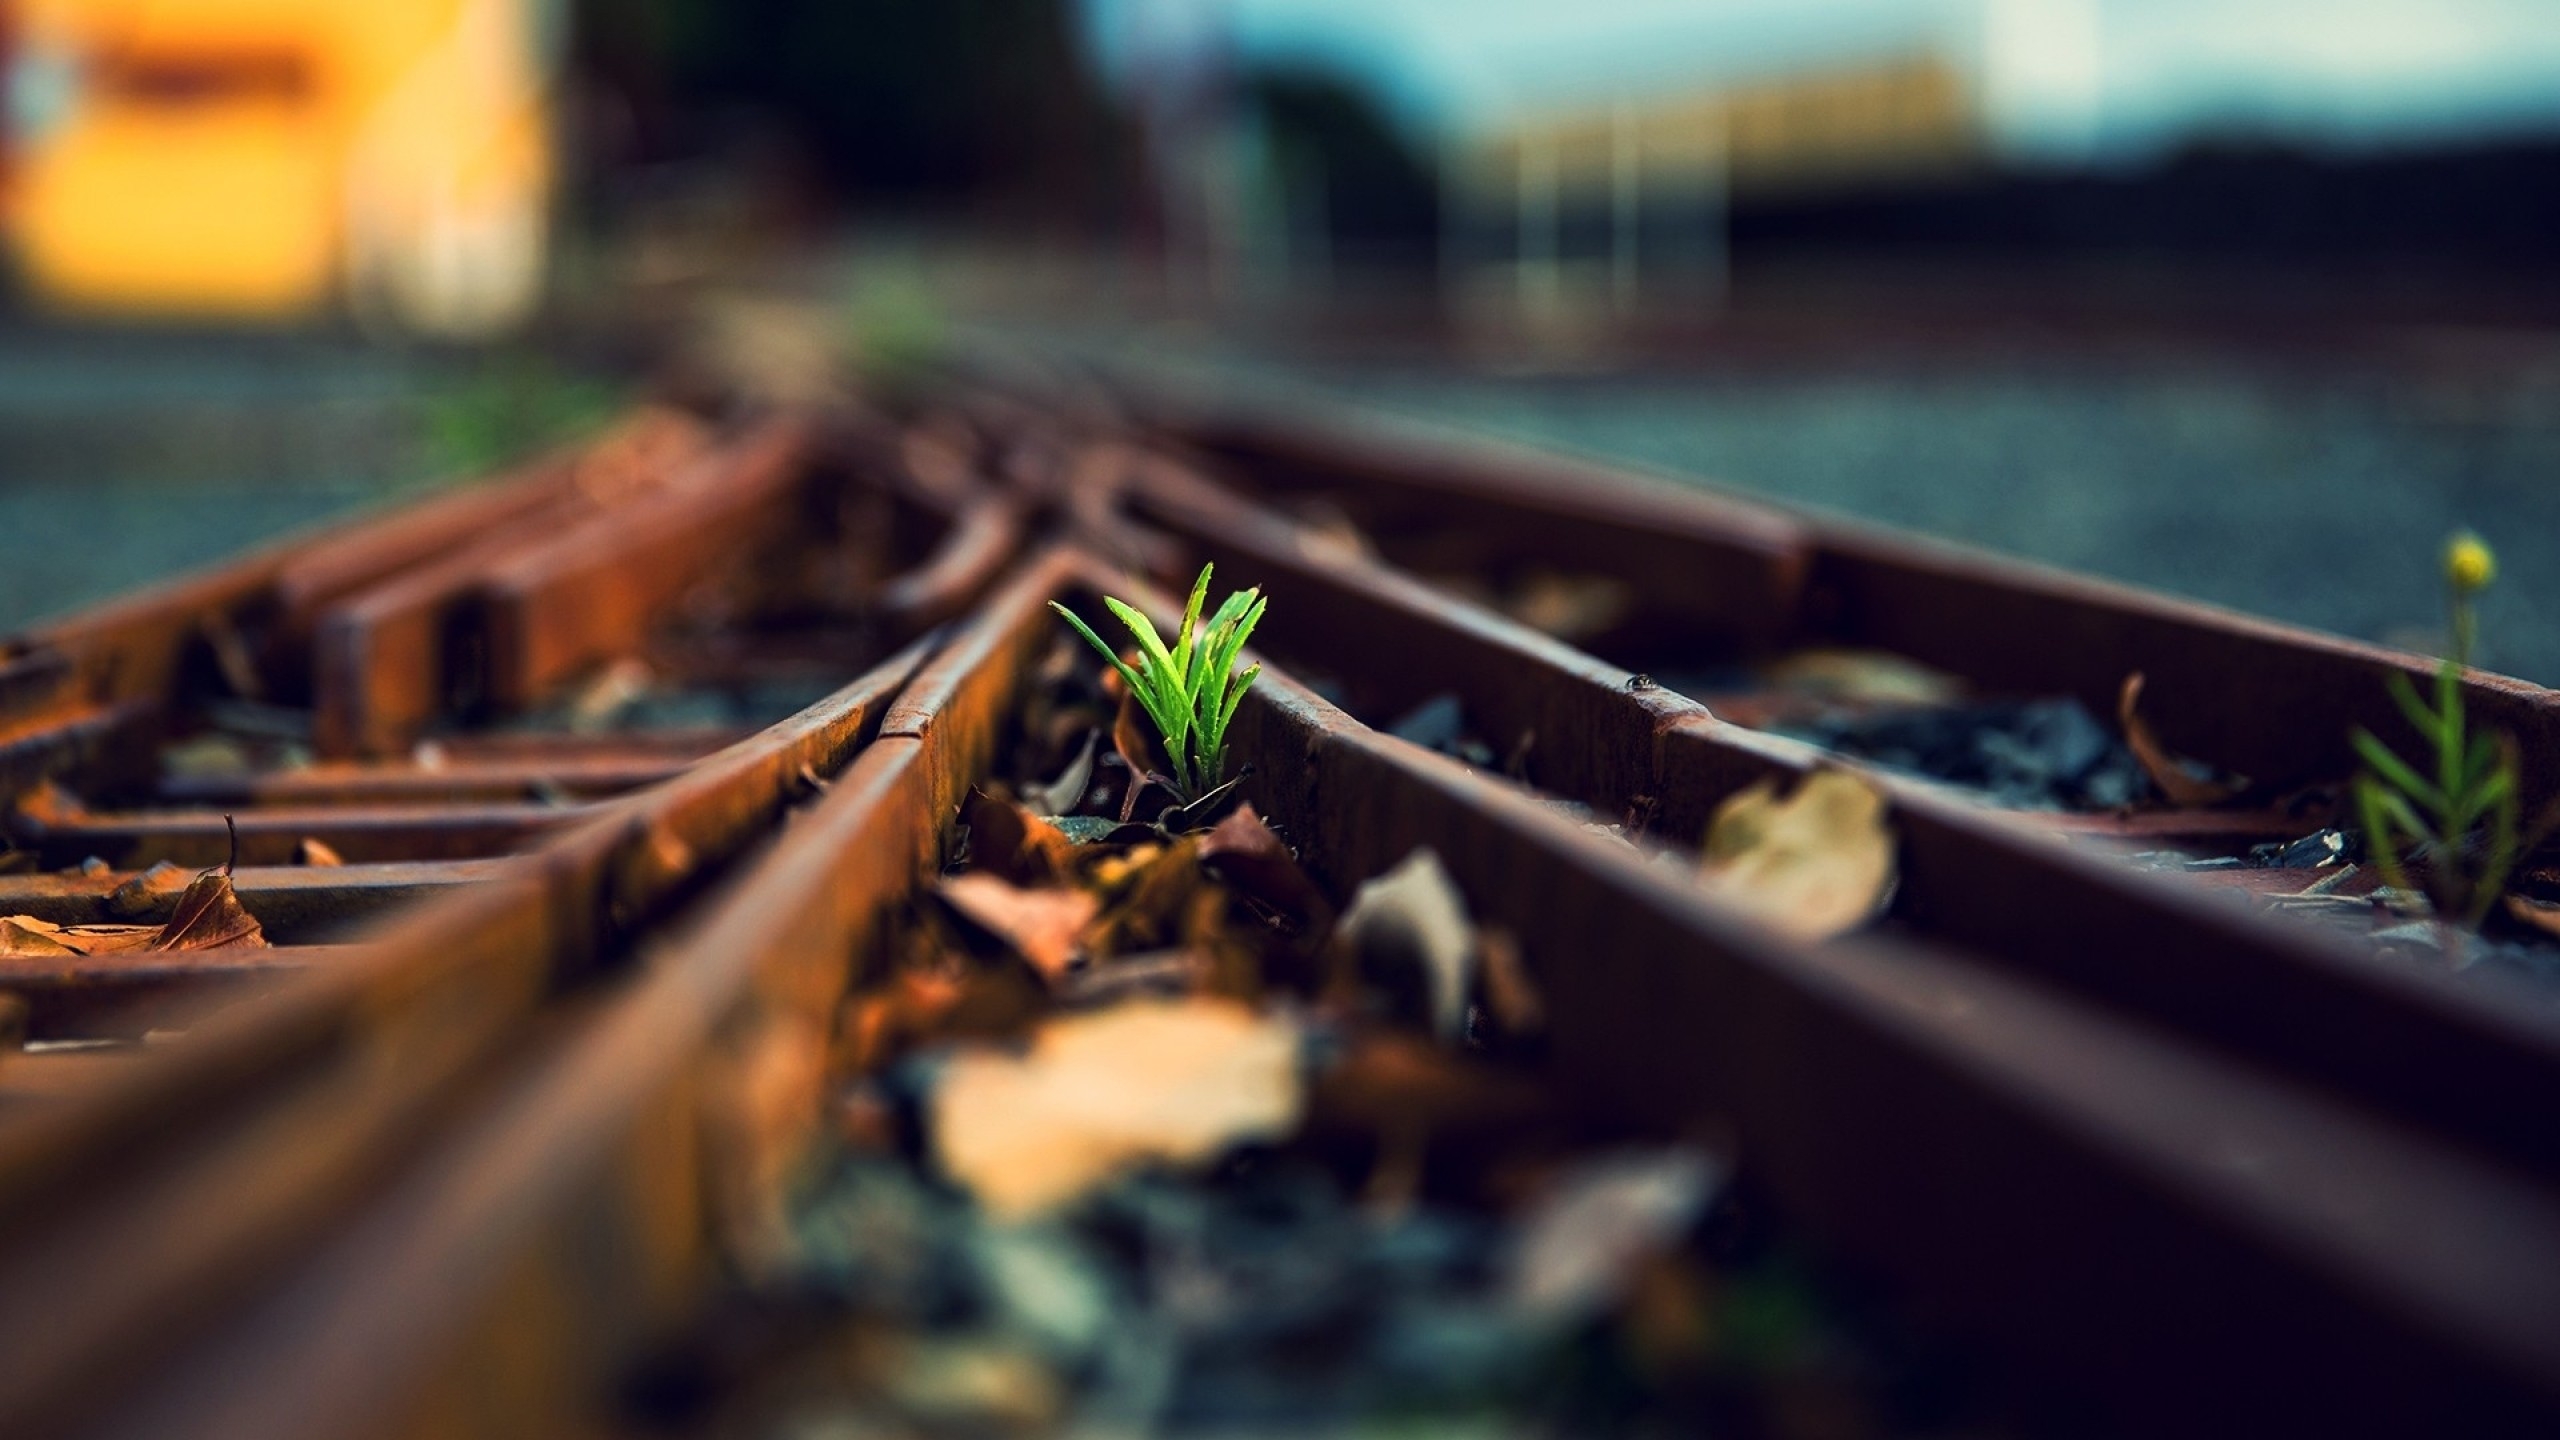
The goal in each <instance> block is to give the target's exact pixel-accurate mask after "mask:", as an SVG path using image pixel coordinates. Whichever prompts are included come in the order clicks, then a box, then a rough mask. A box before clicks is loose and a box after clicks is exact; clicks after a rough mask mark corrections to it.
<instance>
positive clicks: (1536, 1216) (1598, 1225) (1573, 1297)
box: [1506, 1150, 1722, 1324]
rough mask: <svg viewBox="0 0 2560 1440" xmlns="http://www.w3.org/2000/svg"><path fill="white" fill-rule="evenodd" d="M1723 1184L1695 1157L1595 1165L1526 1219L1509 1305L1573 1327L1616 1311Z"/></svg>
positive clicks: (1611, 1159) (1606, 1159)
mask: <svg viewBox="0 0 2560 1440" xmlns="http://www.w3.org/2000/svg"><path fill="white" fill-rule="evenodd" d="M1721 1181H1722V1175H1721V1172H1720V1170H1719V1167H1718V1166H1717V1165H1716V1164H1715V1163H1714V1162H1713V1161H1711V1160H1710V1159H1708V1158H1707V1157H1706V1156H1705V1155H1703V1154H1700V1153H1699V1152H1697V1151H1694V1150H1662V1151H1656V1152H1650V1153H1647V1152H1640V1151H1639V1152H1631V1153H1627V1154H1620V1155H1608V1156H1602V1157H1599V1158H1597V1159H1594V1160H1591V1161H1588V1162H1585V1163H1584V1164H1582V1165H1580V1166H1578V1167H1576V1168H1575V1170H1574V1171H1573V1172H1572V1173H1571V1174H1568V1175H1566V1176H1565V1177H1564V1178H1563V1179H1562V1180H1560V1181H1559V1182H1557V1184H1556V1185H1555V1186H1554V1188H1552V1189H1551V1190H1549V1191H1548V1192H1547V1193H1546V1194H1545V1195H1544V1196H1543V1197H1541V1198H1540V1199H1539V1201H1538V1202H1537V1204H1536V1205H1535V1206H1533V1207H1532V1208H1531V1210H1530V1211H1529V1213H1528V1214H1527V1215H1526V1216H1525V1217H1523V1219H1522V1220H1521V1222H1520V1225H1519V1227H1518V1229H1517V1230H1516V1231H1515V1232H1514V1233H1515V1235H1516V1236H1517V1237H1518V1238H1517V1239H1516V1240H1515V1241H1514V1243H1513V1249H1512V1252H1511V1255H1510V1264H1509V1267H1508V1269H1509V1272H1510V1273H1509V1284H1508V1285H1507V1286H1506V1291H1507V1294H1506V1299H1507V1300H1508V1301H1509V1303H1510V1305H1511V1307H1512V1308H1513V1309H1514V1310H1515V1311H1517V1312H1519V1313H1520V1314H1522V1315H1523V1316H1525V1317H1528V1318H1531V1319H1536V1320H1540V1321H1545V1322H1547V1323H1551V1324H1554V1323H1572V1322H1576V1321H1581V1320H1585V1319H1588V1318H1590V1317H1591V1316H1594V1315H1597V1314H1599V1313H1600V1312H1602V1311H1603V1310H1605V1309H1607V1308H1608V1307H1609V1305H1610V1304H1611V1303H1613V1302H1614V1301H1615V1300H1616V1299H1617V1298H1618V1296H1619V1295H1620V1294H1621V1293H1623V1291H1624V1289H1625V1287H1626V1284H1627V1280H1628V1277H1629V1276H1630V1275H1631V1274H1632V1273H1633V1272H1634V1270H1635V1268H1636V1267H1637V1266H1638V1265H1640V1264H1641V1263H1643V1261H1644V1260H1645V1259H1646V1257H1648V1256H1650V1255H1657V1254H1661V1253H1663V1252H1665V1251H1668V1250H1670V1249H1672V1248H1674V1247H1675V1246H1677V1245H1678V1244H1679V1243H1680V1241H1681V1239H1682V1237H1683V1236H1684V1235H1686V1234H1687V1233H1688V1230H1689V1228H1690V1227H1691V1226H1692V1225H1694V1224H1696V1223H1697V1219H1698V1216H1699V1214H1700V1213H1701V1212H1702V1211H1704V1210H1705V1209H1706V1205H1707V1202H1708V1201H1709V1200H1711V1199H1713V1198H1714V1196H1715V1193H1716V1190H1717V1188H1718V1186H1719V1185H1720V1183H1721Z"/></svg>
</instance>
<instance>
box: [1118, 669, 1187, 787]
mask: <svg viewBox="0 0 2560 1440" xmlns="http://www.w3.org/2000/svg"><path fill="white" fill-rule="evenodd" d="M1112 673H1113V674H1114V675H1115V676H1116V675H1117V674H1118V673H1119V672H1117V671H1114V672H1112ZM1111 748H1112V749H1114V750H1117V751H1119V752H1120V760H1121V763H1122V764H1125V765H1127V766H1128V767H1129V776H1130V779H1129V791H1128V794H1127V795H1126V796H1124V797H1123V798H1122V799H1121V802H1120V818H1121V819H1122V820H1123V821H1127V820H1130V819H1134V818H1135V817H1136V815H1137V813H1138V799H1139V795H1140V792H1141V791H1143V790H1145V789H1146V788H1147V784H1148V783H1149V782H1153V783H1155V784H1157V785H1160V786H1162V787H1163V788H1164V790H1165V793H1166V794H1167V796H1170V795H1171V794H1172V789H1173V787H1172V782H1171V781H1170V780H1168V779H1166V778H1165V777H1167V776H1169V775H1171V774H1172V773H1173V762H1172V761H1171V760H1168V759H1166V758H1165V753H1164V742H1163V741H1162V740H1161V739H1159V738H1158V737H1157V735H1156V730H1155V722H1154V721H1152V720H1149V719H1148V718H1147V715H1146V711H1145V710H1143V709H1142V708H1140V706H1139V704H1138V699H1137V697H1136V696H1134V695H1131V694H1129V693H1128V692H1127V691H1126V690H1125V689H1123V690H1122V692H1121V695H1120V709H1119V710H1118V712H1117V713H1115V714H1114V715H1113V716H1112V719H1111Z"/></svg>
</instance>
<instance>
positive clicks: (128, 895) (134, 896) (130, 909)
mask: <svg viewBox="0 0 2560 1440" xmlns="http://www.w3.org/2000/svg"><path fill="white" fill-rule="evenodd" d="M194 878H195V872H194V871H192V870H189V869H188V868H187V867H185V866H184V865H172V864H170V863H169V862H168V861H166V860H163V861H161V862H159V863H158V864H156V865H154V866H152V867H151V868H150V869H148V870H145V871H143V872H142V873H141V874H139V875H136V876H134V877H133V878H132V879H130V880H127V881H125V882H124V883H123V884H121V885H118V886H117V887H116V888H114V889H113V890H110V891H108V892H107V913H108V914H110V915H114V916H118V917H120V918H124V919H131V918H133V917H134V916H137V915H147V914H149V913H151V912H152V911H154V910H157V909H159V908H160V902H161V901H162V900H163V899H165V898H167V897H169V896H172V895H176V894H178V893H179V892H181V891H183V890H185V889H186V888H187V883H188V882H189V881H190V880H192V879H194Z"/></svg>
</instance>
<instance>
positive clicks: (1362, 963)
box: [1335, 849, 1476, 1040]
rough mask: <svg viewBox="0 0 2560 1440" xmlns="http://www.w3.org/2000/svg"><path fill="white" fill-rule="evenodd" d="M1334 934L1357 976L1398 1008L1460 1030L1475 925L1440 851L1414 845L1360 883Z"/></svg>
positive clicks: (1432, 1024) (1449, 1036)
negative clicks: (1383, 871) (1382, 871)
mask: <svg viewBox="0 0 2560 1440" xmlns="http://www.w3.org/2000/svg"><path fill="white" fill-rule="evenodd" d="M1335 937H1336V941H1337V943H1338V944H1340V945H1341V946H1342V947H1343V949H1344V952H1345V953H1346V954H1347V956H1348V957H1349V958H1350V960H1351V962H1352V965H1353V967H1354V969H1355V970H1356V972H1357V974H1358V975H1359V977H1360V978H1361V979H1362V980H1364V981H1366V982H1367V983H1368V984H1370V985H1372V986H1374V987H1378V988H1380V989H1383V990H1384V991H1385V992H1386V994H1387V995H1388V997H1389V1000H1390V1003H1391V1004H1394V1005H1395V1006H1396V1007H1397V1008H1398V1009H1399V1010H1400V1011H1402V1012H1403V1013H1405V1014H1406V1015H1408V1016H1409V1017H1410V1018H1415V1019H1418V1020H1420V1021H1421V1022H1422V1023H1423V1024H1424V1025H1426V1026H1428V1027H1429V1029H1430V1030H1431V1032H1432V1033H1433V1034H1435V1035H1438V1036H1439V1037H1440V1038H1442V1039H1444V1040H1454V1039H1456V1038H1457V1037H1458V1036H1459V1035H1461V1034H1462V1033H1464V1031H1465V1029H1466V1023H1467V990H1468V988H1469V986H1470V985H1471V984H1472V983H1473V980H1474V976H1473V973H1472V972H1473V969H1474V960H1475V953H1476V942H1475V928H1474V927H1473V926H1472V925H1470V924H1468V922H1467V906H1466V901H1465V900H1464V899H1463V898H1462V897H1461V896H1460V895H1459V894H1458V887H1457V884H1456V882H1454V881H1452V880H1451V879H1450V878H1449V872H1448V870H1447V869H1445V868H1444V867H1443V866H1442V865H1441V864H1440V857H1439V856H1438V855H1437V854H1435V853H1434V852H1432V851H1431V850H1429V849H1421V850H1416V851H1414V852H1413V853H1412V854H1410V855H1407V856H1406V857H1405V858H1404V859H1403V860H1402V861H1401V862H1400V863H1398V864H1397V866H1396V868H1394V869H1393V870H1390V871H1388V872H1387V873H1386V874H1384V875H1381V876H1379V877H1378V878H1376V879H1374V880H1371V881H1369V882H1368V883H1366V884H1364V885H1362V886H1361V887H1360V889H1359V892H1358V893H1356V894H1354V895H1353V896H1352V897H1351V908H1349V909H1348V910H1345V911H1344V912H1343V913H1342V924H1341V926H1340V927H1339V928H1338V929H1337V930H1336V931H1335ZM1417 1011H1418V1012H1419V1014H1416V1013H1415V1012H1417Z"/></svg>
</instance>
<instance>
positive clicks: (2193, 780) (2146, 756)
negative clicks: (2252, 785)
mask: <svg viewBox="0 0 2560 1440" xmlns="http://www.w3.org/2000/svg"><path fill="white" fill-rule="evenodd" d="M2141 700H2142V672H2141V671H2139V670H2136V671H2134V672H2133V673H2132V674H2130V675H2127V676H2126V677H2124V688H2123V689H2122V690H2119V691H2118V692H2116V723H2117V724H2119V725H2121V726H2123V727H2124V745H2125V748H2126V749H2128V750H2130V751H2132V752H2133V758H2134V759H2135V761H2137V762H2138V763H2140V764H2141V766H2142V773H2144V774H2145V775H2148V776H2150V777H2151V783H2152V784H2154V785H2157V786H2159V787H2160V793H2161V794H2163V795H2166V796H2168V797H2169V803H2170V804H2172V805H2175V806H2177V807H2178V808H2180V809H2182V810H2206V809H2211V808H2212V807H2213V806H2216V805H2220V804H2222V803H2223V802H2224V801H2227V800H2229V799H2230V798H2231V797H2232V796H2234V795H2237V794H2239V793H2240V792H2241V791H2242V790H2245V789H2247V788H2248V785H2249V782H2248V781H2246V780H2244V779H2239V778H2237V777H2230V778H2217V777H2216V776H2215V775H2214V773H2213V771H2212V770H2211V769H2210V768H2209V767H2207V766H2205V765H2203V764H2201V763H2199V762H2197V761H2194V760H2189V759H2186V758H2185V757H2183V756H2180V755H2177V754H2175V753H2173V752H2171V750H2170V749H2169V747H2168V746H2166V745H2163V744H2161V743H2160V737H2159V736H2157V735H2155V734H2153V733H2152V731H2151V722H2149V721H2147V720H2145V719H2143V718H2142V713H2141V711H2139V710H2138V709H2136V708H2135V707H2136V706H2137V705H2139V704H2140V703H2141Z"/></svg>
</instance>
